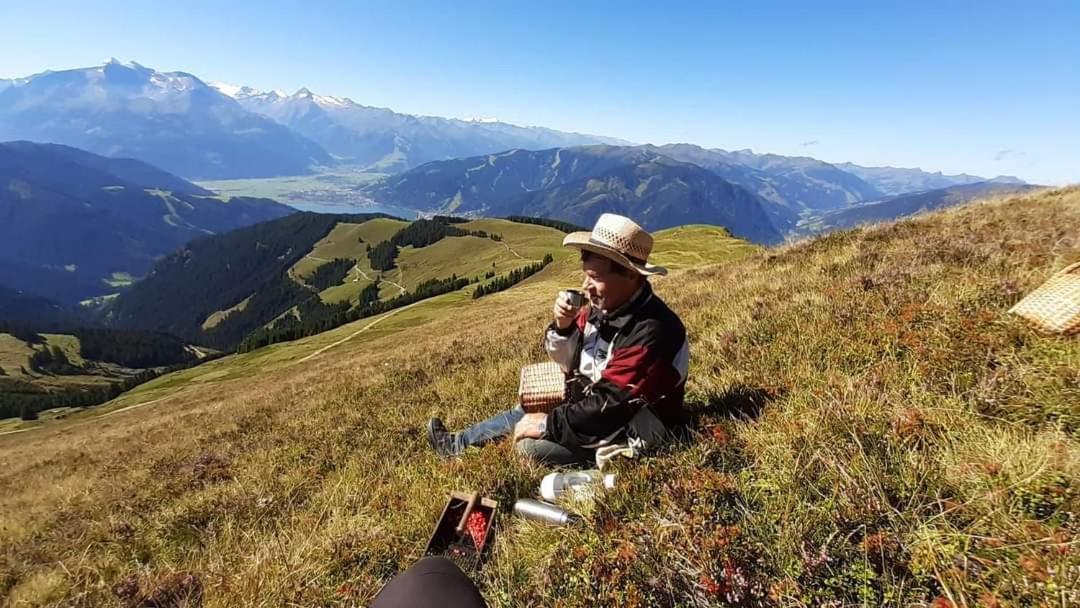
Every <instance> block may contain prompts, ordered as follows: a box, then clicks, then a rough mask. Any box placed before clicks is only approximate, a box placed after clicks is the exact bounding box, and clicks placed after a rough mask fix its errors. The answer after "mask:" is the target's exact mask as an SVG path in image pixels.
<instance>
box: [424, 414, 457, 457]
mask: <svg viewBox="0 0 1080 608" xmlns="http://www.w3.org/2000/svg"><path fill="white" fill-rule="evenodd" d="M427 438H428V443H430V444H431V449H433V450H435V453H436V454H438V455H439V456H441V457H443V458H452V457H454V456H459V455H460V454H461V451H460V450H459V449H458V447H457V441H455V439H456V437H455V436H454V433H451V432H450V431H448V430H446V427H445V426H444V425H443V422H442V420H440V419H438V418H432V419H431V420H428V423H427Z"/></svg>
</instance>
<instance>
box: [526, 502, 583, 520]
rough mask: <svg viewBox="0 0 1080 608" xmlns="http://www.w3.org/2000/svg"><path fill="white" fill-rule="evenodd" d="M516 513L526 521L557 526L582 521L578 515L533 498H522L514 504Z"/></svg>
mask: <svg viewBox="0 0 1080 608" xmlns="http://www.w3.org/2000/svg"><path fill="white" fill-rule="evenodd" d="M514 513H517V514H518V516H520V517H524V518H525V519H532V520H535V521H542V522H544V523H547V524H552V525H555V526H567V525H570V524H572V523H574V522H575V521H577V520H579V519H581V516H579V515H578V514H576V513H571V512H570V511H567V510H566V509H562V508H560V507H557V506H555V505H552V504H548V503H546V502H540V501H539V500H533V499H531V498H522V499H521V500H519V501H517V502H516V503H514Z"/></svg>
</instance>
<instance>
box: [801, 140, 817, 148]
mask: <svg viewBox="0 0 1080 608" xmlns="http://www.w3.org/2000/svg"><path fill="white" fill-rule="evenodd" d="M820 143H821V140H819V139H811V140H809V141H804V142H802V143H801V144H799V145H800V146H802V147H804V148H809V147H810V146H816V145H818V144H820Z"/></svg>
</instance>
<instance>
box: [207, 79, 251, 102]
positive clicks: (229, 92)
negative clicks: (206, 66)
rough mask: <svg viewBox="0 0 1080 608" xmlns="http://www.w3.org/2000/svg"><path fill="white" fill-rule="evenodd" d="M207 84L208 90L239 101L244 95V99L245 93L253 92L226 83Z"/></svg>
mask: <svg viewBox="0 0 1080 608" xmlns="http://www.w3.org/2000/svg"><path fill="white" fill-rule="evenodd" d="M207 84H209V85H210V88H212V89H216V90H217V92H218V93H221V94H222V95H225V96H226V97H232V98H233V99H239V98H240V95H241V94H244V96H245V97H246V96H247V95H246V94H245V93H249V92H254V89H252V88H251V87H240V86H237V85H235V84H229V83H227V82H210V83H207Z"/></svg>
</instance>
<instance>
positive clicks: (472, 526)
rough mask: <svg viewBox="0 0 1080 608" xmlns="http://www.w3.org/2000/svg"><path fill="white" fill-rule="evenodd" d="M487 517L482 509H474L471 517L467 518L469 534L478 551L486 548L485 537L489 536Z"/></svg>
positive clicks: (466, 524) (466, 523) (466, 525)
mask: <svg viewBox="0 0 1080 608" xmlns="http://www.w3.org/2000/svg"><path fill="white" fill-rule="evenodd" d="M487 525H488V522H487V517H485V516H484V514H483V513H482V512H480V511H473V512H472V513H470V514H469V518H468V519H467V520H465V527H466V529H468V531H469V536H471V537H472V541H473V546H475V547H476V549H477V551H479V550H481V549H483V548H484V538H485V537H486V536H487Z"/></svg>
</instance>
